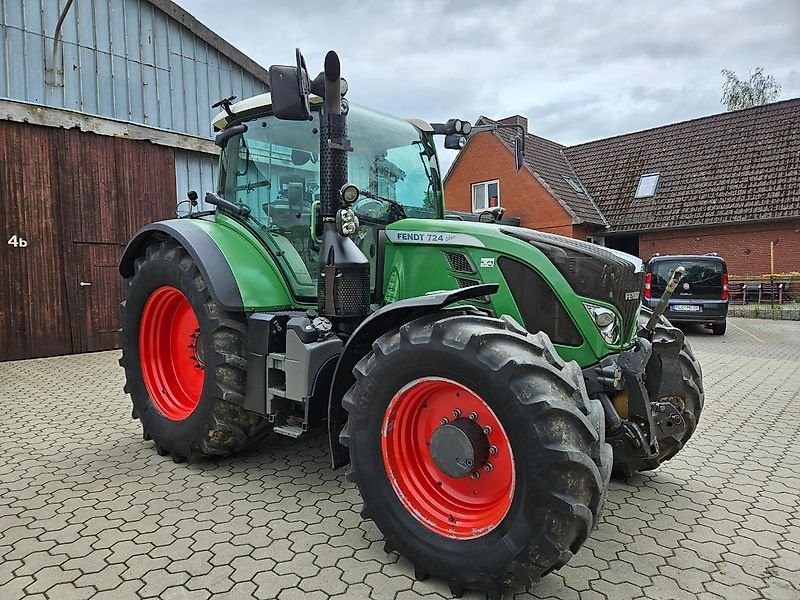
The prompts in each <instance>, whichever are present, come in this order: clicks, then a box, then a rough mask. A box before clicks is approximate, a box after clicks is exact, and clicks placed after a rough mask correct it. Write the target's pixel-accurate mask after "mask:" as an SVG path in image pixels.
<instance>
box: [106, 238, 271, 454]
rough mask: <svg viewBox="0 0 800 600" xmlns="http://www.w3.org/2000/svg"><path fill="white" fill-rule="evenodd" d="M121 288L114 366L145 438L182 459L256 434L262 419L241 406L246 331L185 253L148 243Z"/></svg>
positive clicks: (172, 245)
mask: <svg viewBox="0 0 800 600" xmlns="http://www.w3.org/2000/svg"><path fill="white" fill-rule="evenodd" d="M127 284H128V285H127V288H128V297H127V300H126V301H125V302H124V303H123V318H122V321H123V323H122V358H121V359H120V365H122V366H123V367H124V368H125V376H126V383H125V391H126V392H128V393H129V394H130V395H131V399H132V401H133V416H134V417H138V418H139V419H140V420H141V422H142V430H143V435H144V438H145V439H146V440H149V439H152V440H153V442H154V443H155V446H156V450H157V451H158V453H159V454H161V455H167V454H168V455H170V456H171V457H172V459H173V460H174V461H176V462H182V461H184V460H187V459H192V458H195V457H201V456H213V455H216V456H224V455H228V454H232V453H234V452H237V451H238V450H240V449H242V448H243V447H244V446H246V445H248V444H249V443H251V442H253V441H254V440H256V439H258V438H259V437H261V435H262V434H263V433H265V432H266V431H267V426H268V424H267V422H266V421H265V420H264V419H262V418H261V417H258V416H257V415H254V414H251V413H248V412H246V411H245V410H244V409H242V408H241V406H240V404H241V401H242V399H243V397H244V392H245V385H246V367H247V362H246V358H245V356H246V354H245V352H246V341H247V327H246V325H245V323H244V322H243V321H242V320H241V319H240V318H239V317H238V316H237V315H233V314H230V313H227V312H226V311H224V310H223V309H221V308H220V307H219V306H218V305H217V304H216V302H215V301H214V300H213V298H212V297H211V294H210V293H209V290H208V287H207V285H206V282H205V280H204V279H203V276H202V274H201V273H200V270H199V269H198V267H197V265H196V264H195V263H194V261H193V260H192V258H191V256H189V253H188V252H186V250H185V249H184V248H183V247H182V246H180V245H179V244H178V243H177V242H175V241H174V240H172V239H167V240H164V241H161V242H157V243H154V244H151V245H150V246H148V247H147V249H146V251H145V254H144V255H143V256H140V257H139V258H137V259H136V261H135V263H134V274H133V276H132V277H131V278H129V279H128V280H127ZM237 401H238V403H237Z"/></svg>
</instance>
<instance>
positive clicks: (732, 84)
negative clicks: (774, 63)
mask: <svg viewBox="0 0 800 600" xmlns="http://www.w3.org/2000/svg"><path fill="white" fill-rule="evenodd" d="M722 76H723V77H724V78H725V81H724V82H723V84H722V100H721V101H720V102H722V104H724V105H725V106H727V107H728V110H739V109H740V108H752V107H753V106H761V105H762V104H767V103H769V102H772V101H773V100H776V99H777V98H778V96H779V95H780V93H781V86H779V85H778V84H777V83H776V82H775V78H774V77H773V76H772V75H765V74H764V69H763V68H761V67H757V68H756V69H755V70H754V71H751V72H750V79H749V80H747V81H742V80H741V79H739V78H738V77H737V76H736V73H734V72H733V71H729V70H728V69H722Z"/></svg>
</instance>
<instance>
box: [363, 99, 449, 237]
mask: <svg viewBox="0 0 800 600" xmlns="http://www.w3.org/2000/svg"><path fill="white" fill-rule="evenodd" d="M347 123H348V137H349V138H350V140H351V142H352V144H353V152H351V153H350V155H349V161H348V167H349V176H350V181H351V183H354V184H355V185H357V186H358V188H359V189H360V190H362V191H363V192H364V193H363V194H362V197H361V198H360V199H359V200H358V201H357V202H356V204H355V205H354V206H353V209H354V210H355V211H356V213H357V214H358V215H359V216H361V217H362V218H363V217H366V218H368V219H373V220H378V221H383V222H388V221H391V220H393V217H392V216H391V215H392V214H394V213H393V211H392V210H391V204H392V203H391V201H394V202H397V203H399V204H401V205H402V206H403V209H404V212H405V215H406V216H408V217H414V218H418V219H434V218H440V217H441V216H442V215H441V210H442V209H441V207H442V196H441V189H442V188H441V179H440V177H439V163H438V161H437V159H436V150H435V148H434V146H433V142H432V140H431V139H430V138H429V137H426V136H425V135H424V134H422V133H420V131H419V130H418V129H417V128H416V127H414V126H413V125H411V124H410V123H409V122H408V121H405V120H403V119H398V118H396V117H391V116H389V115H385V114H383V113H379V112H375V111H372V110H367V109H365V108H361V107H360V106H353V105H351V108H350V113H349V115H348V121H347Z"/></svg>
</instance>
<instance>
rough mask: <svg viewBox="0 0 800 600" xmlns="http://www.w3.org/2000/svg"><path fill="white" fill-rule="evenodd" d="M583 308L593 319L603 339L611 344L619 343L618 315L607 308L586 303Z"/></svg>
mask: <svg viewBox="0 0 800 600" xmlns="http://www.w3.org/2000/svg"><path fill="white" fill-rule="evenodd" d="M583 306H584V308H586V311H587V312H588V313H589V316H590V317H592V321H594V324H595V326H596V327H597V329H598V331H599V332H600V335H602V336H603V339H604V340H605V341H606V342H607V343H609V344H617V343H619V323H618V321H617V315H616V313H615V312H614V311H613V310H611V309H609V308H606V307H605V306H598V305H596V304H589V303H588V302H584V303H583Z"/></svg>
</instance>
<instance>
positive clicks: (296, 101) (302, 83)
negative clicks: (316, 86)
mask: <svg viewBox="0 0 800 600" xmlns="http://www.w3.org/2000/svg"><path fill="white" fill-rule="evenodd" d="M295 58H296V63H297V64H296V66H294V67H289V66H284V65H273V66H271V67H270V68H269V88H270V93H271V94H272V111H273V113H274V114H275V116H276V117H277V118H278V119H283V120H286V121H309V120H311V106H310V104H309V100H308V95H309V91H310V85H311V84H310V83H309V80H308V69H306V60H305V58H303V54H302V53H301V52H300V48H296V49H295Z"/></svg>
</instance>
